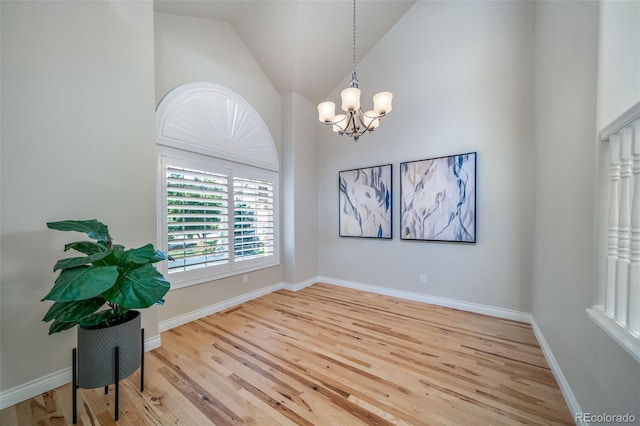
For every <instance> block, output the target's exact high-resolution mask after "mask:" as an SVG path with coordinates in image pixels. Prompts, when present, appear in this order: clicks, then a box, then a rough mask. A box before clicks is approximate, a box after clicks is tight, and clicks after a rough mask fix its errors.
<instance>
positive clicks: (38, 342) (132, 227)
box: [0, 1, 158, 391]
mask: <svg viewBox="0 0 640 426" xmlns="http://www.w3.org/2000/svg"><path fill="white" fill-rule="evenodd" d="M0 8H1V9H2V25H1V27H2V34H1V39H2V72H1V74H2V80H1V90H2V124H3V126H2V135H1V137H2V152H1V174H2V177H1V184H2V188H1V191H0V193H1V199H2V221H1V228H2V231H1V237H0V244H1V246H2V259H1V262H2V268H1V276H0V278H1V283H0V324H1V325H0V327H1V338H0V363H1V364H0V390H2V391H5V390H7V389H9V388H12V387H15V386H18V385H22V384H24V383H26V382H28V381H30V380H32V379H36V378H41V377H42V376H45V375H47V374H49V373H54V372H57V371H59V370H62V369H65V368H70V366H71V349H72V347H73V346H74V345H75V332H74V331H66V332H63V333H61V334H56V335H53V336H47V329H48V325H49V324H46V323H43V322H41V318H42V316H43V315H44V313H45V312H46V311H47V309H48V308H49V306H50V303H48V302H47V303H43V302H40V299H41V298H42V297H43V296H45V295H46V293H47V292H48V291H49V290H50V288H51V287H52V285H53V282H54V280H55V277H56V275H55V274H54V273H53V272H52V269H53V265H54V263H55V262H56V260H57V259H58V258H61V257H65V256H68V253H64V252H63V247H64V244H65V243H67V242H71V241H75V240H74V239H73V238H77V239H82V238H83V236H82V235H80V234H76V235H75V236H74V235H71V234H70V233H63V232H57V231H51V230H48V229H47V228H46V222H47V221H55V220H64V219H90V218H97V219H99V220H102V221H103V222H105V223H106V224H107V225H109V229H110V231H111V234H112V236H113V237H114V239H115V240H116V242H117V243H119V244H123V245H125V246H128V247H129V246H131V247H136V246H140V245H143V244H146V243H148V242H155V241H156V223H155V222H156V219H155V218H156V215H155V124H154V123H155V118H154V112H153V111H154V104H155V97H154V84H153V10H152V3H151V2H149V1H139V2H111V1H93V2H63V1H58V2H20V1H18V2H12V1H2V2H1V3H0ZM143 318H144V319H143V326H144V327H145V328H146V337H153V336H157V334H158V325H157V323H158V320H157V311H156V309H155V308H151V309H148V310H146V311H145V312H144V317H143Z"/></svg>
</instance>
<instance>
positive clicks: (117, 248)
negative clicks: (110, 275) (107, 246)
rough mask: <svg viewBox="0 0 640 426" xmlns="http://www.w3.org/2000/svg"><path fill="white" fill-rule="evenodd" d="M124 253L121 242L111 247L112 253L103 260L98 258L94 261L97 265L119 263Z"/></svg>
mask: <svg viewBox="0 0 640 426" xmlns="http://www.w3.org/2000/svg"><path fill="white" fill-rule="evenodd" d="M123 255H124V246H121V245H119V244H114V245H113V246H112V247H111V253H109V255H108V256H107V257H105V258H104V259H101V260H96V261H95V262H93V264H94V265H95V266H109V265H118V264H119V263H120V260H121V259H122V256H123Z"/></svg>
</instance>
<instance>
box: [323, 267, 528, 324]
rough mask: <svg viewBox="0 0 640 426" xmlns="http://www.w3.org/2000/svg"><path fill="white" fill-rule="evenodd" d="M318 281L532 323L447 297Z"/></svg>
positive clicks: (515, 313) (326, 279)
mask: <svg viewBox="0 0 640 426" xmlns="http://www.w3.org/2000/svg"><path fill="white" fill-rule="evenodd" d="M318 281H320V282H324V283H327V284H333V285H338V286H341V287H347V288H353V289H355V290H362V291H368V292H370V293H377V294H382V295H385V296H392V297H398V298H400V299H407V300H413V301H416V302H423V303H430V304H432V305H438V306H444V307H447V308H453V309H460V310H462V311H468V312H475V313H477V314H484V315H489V316H492V317H498V318H504V319H510V320H514V321H520V322H526V323H531V314H529V313H527V312H520V311H514V310H511V309H504V308H496V307H494V306H487V305H481V304H478V303H471V302H463V301H460V300H455V299H447V298H445V297H438V296H429V295H426V294H421V293H414V292H410V291H404V290H394V289H391V288H387V287H380V286H376V285H371V284H363V283H358V282H353V281H345V280H339V279H335V278H329V277H318Z"/></svg>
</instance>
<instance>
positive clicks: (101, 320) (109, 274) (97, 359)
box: [42, 219, 170, 420]
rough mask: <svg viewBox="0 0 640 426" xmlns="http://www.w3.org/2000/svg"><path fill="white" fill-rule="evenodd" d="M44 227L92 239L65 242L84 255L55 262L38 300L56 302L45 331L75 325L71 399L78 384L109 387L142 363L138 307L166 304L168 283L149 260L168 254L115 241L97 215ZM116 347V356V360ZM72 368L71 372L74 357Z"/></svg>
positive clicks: (66, 247)
mask: <svg viewBox="0 0 640 426" xmlns="http://www.w3.org/2000/svg"><path fill="white" fill-rule="evenodd" d="M47 227H48V228H50V229H55V230H59V231H76V232H82V233H85V234H87V235H88V236H89V238H91V239H92V240H94V241H77V242H73V243H69V244H66V245H65V247H64V250H65V251H68V250H75V251H78V252H80V253H82V254H83V255H84V256H80V257H70V258H65V259H61V260H59V261H58V262H57V263H56V264H55V266H54V268H53V270H54V272H55V271H60V274H59V275H58V278H57V279H56V281H55V284H54V286H53V288H52V289H51V291H50V292H49V293H48V294H47V295H46V296H45V297H44V298H43V299H42V300H43V301H45V300H50V301H53V302H54V303H53V305H52V306H51V307H50V308H49V310H48V312H47V313H46V314H45V316H44V318H43V321H46V322H50V321H53V322H52V323H51V326H50V327H49V334H54V333H58V332H60V331H63V330H67V329H70V328H72V327H75V326H76V325H79V327H78V355H77V356H78V360H77V367H78V371H77V373H78V374H77V382H76V380H75V379H74V397H75V388H76V387H82V388H96V387H103V386H108V385H109V384H112V383H114V377H117V378H119V379H123V378H125V377H127V376H129V375H130V374H131V373H133V372H134V371H135V370H137V369H138V367H140V363H141V359H142V344H143V342H142V336H141V325H140V324H141V321H140V312H139V311H137V310H136V309H143V308H148V307H149V306H151V305H153V304H162V303H163V302H164V300H163V297H164V295H165V294H166V293H167V291H168V290H169V288H170V284H169V282H168V281H167V280H166V279H165V277H164V276H163V275H162V274H161V273H160V272H158V271H157V270H156V269H155V268H154V266H153V264H154V263H156V262H160V261H162V260H167V259H168V255H167V254H166V253H164V252H162V251H160V250H156V249H155V248H154V247H153V245H152V244H147V245H144V246H142V247H139V248H134V249H129V250H127V249H125V247H124V246H121V245H118V244H113V241H112V238H111V236H110V235H109V229H108V228H107V226H106V225H105V224H103V223H101V222H99V221H97V220H95V219H91V220H65V221H60V222H49V223H47ZM103 307H104V309H103ZM116 347H117V348H118V349H117V350H116V353H117V354H119V356H118V359H117V360H116V361H115V362H114V359H113V358H114V355H113V354H114V348H116ZM74 354H75V351H74ZM74 358H75V357H74ZM118 364H119V368H117V367H115V366H116V365H118ZM73 367H74V372H75V367H76V365H75V359H74V366H73ZM116 370H117V373H116ZM116 385H117V383H116ZM116 390H117V388H116ZM116 398H117V397H116ZM74 401H75V398H74ZM116 418H117V408H116ZM74 420H75V408H74Z"/></svg>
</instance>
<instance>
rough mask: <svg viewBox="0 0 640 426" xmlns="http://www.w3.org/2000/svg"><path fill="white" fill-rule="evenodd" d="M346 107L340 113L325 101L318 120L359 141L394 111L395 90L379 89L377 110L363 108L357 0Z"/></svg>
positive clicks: (375, 106) (354, 13) (319, 111)
mask: <svg viewBox="0 0 640 426" xmlns="http://www.w3.org/2000/svg"><path fill="white" fill-rule="evenodd" d="M340 96H341V97H342V110H343V111H344V112H346V114H338V115H336V104H335V103H333V102H328V101H327V102H322V103H321V104H319V105H318V119H319V120H320V121H321V122H323V123H324V124H327V125H330V126H331V128H332V129H333V131H334V132H336V133H338V134H340V135H347V136H349V137H352V138H353V140H354V141H357V140H358V138H359V137H360V136H362V135H363V134H365V133H366V132H372V131H373V129H375V128H376V127H378V126H379V125H380V118H381V117H383V116H385V115H386V114H387V113H388V112H391V100H392V99H393V94H392V93H391V92H379V93H376V94H375V96H374V97H373V110H370V111H367V112H363V111H362V108H361V107H360V89H358V79H357V77H356V0H353V69H352V72H351V85H350V87H347V88H346V89H344V90H343V91H342V93H341V94H340Z"/></svg>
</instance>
